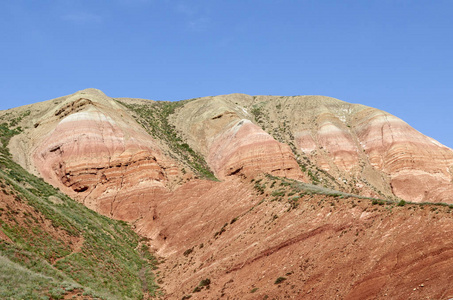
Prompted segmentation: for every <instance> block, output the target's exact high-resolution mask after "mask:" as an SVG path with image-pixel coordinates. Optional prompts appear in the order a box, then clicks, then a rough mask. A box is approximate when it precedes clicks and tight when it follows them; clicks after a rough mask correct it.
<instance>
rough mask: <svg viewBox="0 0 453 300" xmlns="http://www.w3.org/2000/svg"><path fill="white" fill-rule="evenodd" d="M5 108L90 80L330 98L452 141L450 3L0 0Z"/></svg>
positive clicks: (138, 87) (169, 90)
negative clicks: (381, 112) (387, 115)
mask: <svg viewBox="0 0 453 300" xmlns="http://www.w3.org/2000/svg"><path fill="white" fill-rule="evenodd" d="M0 9H1V11H2V13H3V16H2V18H1V19H0V24H1V26H0V32H1V35H2V44H3V45H2V47H0V51H1V54H2V55H1V56H0V57H1V58H0V59H1V65H2V68H0V77H1V80H0V88H1V90H2V96H1V98H0V109H1V110H3V109H8V108H12V107H17V106H21V105H25V104H30V103H35V102H39V101H44V100H49V99H52V98H56V97H60V96H63V95H68V94H72V93H74V92H76V91H78V90H81V89H85V88H90V87H93V88H97V89H100V90H102V91H103V92H104V93H106V94H107V95H108V96H110V97H137V98H145V99H152V100H171V101H175V100H182V99H188V98H195V97H203V96H214V95H220V94H230V93H245V94H249V95H282V96H293V95H325V96H330V97H334V98H337V99H340V100H343V101H347V102H350V103H360V104H364V105H367V106H371V107H375V108H378V109H382V110H385V111H387V112H389V113H391V114H394V115H396V116H397V117H399V118H401V119H403V120H404V121H406V122H407V123H409V124H410V125H411V126H413V127H414V128H415V129H417V130H419V131H420V132H422V133H424V134H426V135H428V136H431V137H433V138H434V139H436V140H438V141H440V142H441V143H443V144H445V145H447V146H449V147H453V135H452V134H451V133H450V132H451V130H452V129H453V118H451V114H452V112H453V102H452V101H451V100H450V98H451V95H452V94H453V84H452V82H453V56H452V55H451V53H453V38H452V34H451V32H453V20H452V19H453V18H451V12H452V11H453V1H449V0H438V1H411V0H393V1H390V0H379V1H378V0H370V1H350V0H345V1H322V0H321V1H319V0H318V1H289V0H288V1H277V0H272V1H271V0H263V1H247V0H242V1H235V0H233V1H218V0H209V1H208V0H194V1H182V0H180V1H178V0H176V1H170V0H112V1H87V0H80V1H70V0H43V1H32V0H17V1H2V2H1V3H0Z"/></svg>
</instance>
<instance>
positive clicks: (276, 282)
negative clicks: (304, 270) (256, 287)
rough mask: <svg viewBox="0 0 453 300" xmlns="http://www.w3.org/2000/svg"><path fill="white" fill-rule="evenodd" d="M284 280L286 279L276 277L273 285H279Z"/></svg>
mask: <svg viewBox="0 0 453 300" xmlns="http://www.w3.org/2000/svg"><path fill="white" fill-rule="evenodd" d="M285 280H286V277H278V278H277V279H276V280H275V282H274V284H280V283H282V282H283V281H285Z"/></svg>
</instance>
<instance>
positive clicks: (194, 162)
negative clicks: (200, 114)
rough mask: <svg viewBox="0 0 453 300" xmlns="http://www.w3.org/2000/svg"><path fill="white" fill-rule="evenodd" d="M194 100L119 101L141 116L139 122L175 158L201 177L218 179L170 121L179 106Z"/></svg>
mask: <svg viewBox="0 0 453 300" xmlns="http://www.w3.org/2000/svg"><path fill="white" fill-rule="evenodd" d="M192 100H193V99H190V100H183V101H177V102H167V101H158V102H152V103H150V104H128V103H125V102H121V101H118V100H117V101H118V102H119V103H121V104H122V105H124V106H125V107H126V108H128V109H129V110H131V111H133V112H134V113H135V114H136V116H138V117H139V119H138V120H137V122H138V123H140V124H141V125H142V126H143V127H144V128H145V129H146V131H147V132H148V133H149V134H150V135H152V136H153V137H154V138H156V139H157V140H160V141H162V142H164V143H165V144H167V146H168V148H169V149H170V150H171V153H169V154H170V155H171V156H172V157H173V158H175V159H176V160H179V161H182V162H184V163H185V164H186V165H187V166H188V167H189V168H190V169H192V171H194V172H195V173H196V174H198V175H199V176H200V177H202V178H205V179H209V180H217V178H216V177H215V175H214V174H213V173H212V171H211V170H210V169H209V166H208V164H207V163H206V161H205V160H204V158H203V156H202V155H200V154H199V153H197V152H195V151H194V150H193V149H192V148H190V146H189V145H188V144H187V143H186V142H185V141H183V138H182V137H181V134H180V133H178V132H177V130H176V129H175V126H173V125H171V124H170V123H169V122H168V117H169V116H170V115H172V114H173V113H174V112H175V110H176V109H177V108H179V107H181V106H183V105H184V104H186V103H187V102H189V101H192Z"/></svg>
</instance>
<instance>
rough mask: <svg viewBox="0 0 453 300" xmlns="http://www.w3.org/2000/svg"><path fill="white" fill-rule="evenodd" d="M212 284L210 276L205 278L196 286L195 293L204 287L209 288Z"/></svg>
mask: <svg viewBox="0 0 453 300" xmlns="http://www.w3.org/2000/svg"><path fill="white" fill-rule="evenodd" d="M210 284H211V280H210V279H209V278H206V279H203V280H202V281H200V284H199V285H198V286H197V287H195V289H194V290H193V293H198V292H201V291H202V290H203V288H206V289H209V287H210Z"/></svg>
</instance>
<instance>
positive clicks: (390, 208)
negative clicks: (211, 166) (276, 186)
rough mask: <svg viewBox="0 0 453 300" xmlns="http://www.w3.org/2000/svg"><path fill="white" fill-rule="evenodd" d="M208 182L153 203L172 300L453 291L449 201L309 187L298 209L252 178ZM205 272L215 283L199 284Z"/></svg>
mask: <svg viewBox="0 0 453 300" xmlns="http://www.w3.org/2000/svg"><path fill="white" fill-rule="evenodd" d="M201 185H202V186H204V187H202V188H201V189H198V188H197V189H195V190H196V191H197V192H198V193H199V194H198V196H197V197H193V194H192V193H194V192H190V191H189V190H184V192H181V193H176V194H175V195H173V196H172V197H170V198H167V199H166V200H165V202H164V203H161V204H160V205H157V208H156V210H157V215H158V216H159V218H160V219H161V220H162V221H160V222H156V223H155V224H154V225H155V227H156V228H159V231H160V232H161V234H160V235H159V236H162V235H164V241H162V240H161V239H159V238H157V240H154V239H151V241H150V243H151V244H152V245H155V246H156V248H157V250H158V253H159V254H160V255H161V256H162V257H164V258H165V262H164V263H163V264H161V265H160V268H159V271H160V282H161V283H162V286H163V287H164V288H165V290H166V292H167V296H166V298H168V299H181V298H182V297H184V296H188V295H191V296H192V297H191V299H264V298H265V297H266V295H267V296H268V297H269V299H284V298H291V299H334V298H339V299H376V298H378V299H380V298H388V299H426V298H430V299H446V298H447V297H449V296H453V271H452V270H453V241H452V240H451V238H450V237H451V236H452V234H453V210H452V209H450V208H448V207H444V206H420V205H409V204H406V205H405V206H396V205H395V204H392V205H390V204H387V205H378V204H375V205H373V204H372V202H371V200H368V199H357V198H347V199H341V198H339V197H332V196H324V195H305V196H303V197H302V198H300V199H299V201H298V203H299V206H298V207H297V208H296V207H294V206H291V204H290V203H289V202H288V197H283V198H281V199H280V200H278V201H277V200H276V201H272V199H274V198H275V197H273V196H269V195H267V193H270V192H271V191H270V190H267V191H266V192H265V194H263V195H261V194H260V193H259V192H256V191H254V190H253V188H252V184H251V183H250V182H249V181H248V180H242V181H241V180H235V181H231V182H222V183H217V184H213V183H211V184H209V183H202V184H201ZM214 186H215V187H214ZM267 186H270V183H268V184H267ZM195 190H194V191H195ZM228 191H229V192H228ZM233 191H235V192H234V195H233V194H232V192H233ZM290 198H291V197H290ZM263 199H264V201H263ZM292 207H293V208H292ZM176 212H177V217H176V214H175V213H176ZM156 228H155V229H154V230H156ZM141 229H142V230H145V228H141ZM144 232H147V231H146V230H145V231H144ZM155 242H156V243H155ZM154 243H155V244H154ZM279 277H284V278H285V279H284V280H283V281H282V282H281V283H276V281H277V279H278V278H279ZM205 279H209V280H210V284H209V285H208V286H207V287H203V288H200V290H201V291H198V292H197V291H195V292H194V290H195V289H196V288H197V286H198V285H199V284H200V282H201V281H202V280H205ZM266 299H267V298H266Z"/></svg>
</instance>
